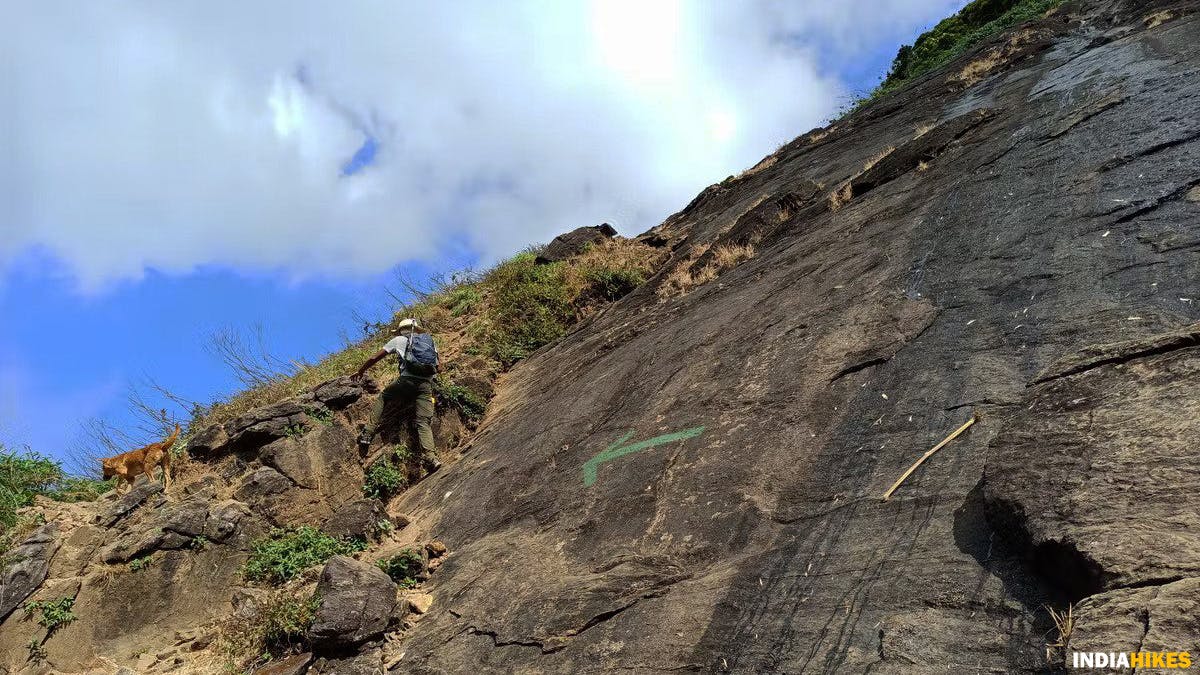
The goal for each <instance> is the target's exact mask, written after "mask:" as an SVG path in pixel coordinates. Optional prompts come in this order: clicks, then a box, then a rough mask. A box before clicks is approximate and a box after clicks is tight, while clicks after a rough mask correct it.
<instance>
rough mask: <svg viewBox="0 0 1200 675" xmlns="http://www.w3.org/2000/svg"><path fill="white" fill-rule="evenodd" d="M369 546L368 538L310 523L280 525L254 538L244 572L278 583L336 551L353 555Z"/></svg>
mask: <svg viewBox="0 0 1200 675" xmlns="http://www.w3.org/2000/svg"><path fill="white" fill-rule="evenodd" d="M366 547H367V544H366V542H365V541H361V540H358V539H340V538H338V537H334V536H332V535H329V534H326V533H324V532H322V531H320V530H318V529H317V528H315V527H309V526H307V525H305V526H301V527H295V528H278V529H275V530H273V531H272V532H271V533H270V534H269V535H267V536H266V537H264V538H263V539H260V540H258V541H256V542H254V544H253V545H252V546H251V550H250V559H249V560H247V561H246V564H245V565H244V566H243V567H242V576H244V577H245V578H246V580H247V581H263V582H266V583H269V584H273V585H279V584H282V583H284V582H286V581H290V580H292V579H294V578H296V577H298V576H300V574H301V573H302V572H303V571H304V570H306V569H308V568H310V567H313V566H314V565H320V564H321V563H323V562H325V561H326V560H329V559H330V558H332V557H333V556H335V555H350V554H351V553H357V552H358V551H361V550H363V549H365V548H366Z"/></svg>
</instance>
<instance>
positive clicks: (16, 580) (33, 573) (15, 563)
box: [0, 523, 386, 621]
mask: <svg viewBox="0 0 1200 675" xmlns="http://www.w3.org/2000/svg"><path fill="white" fill-rule="evenodd" d="M58 547H59V539H58V524H57V523H46V524H45V525H42V526H41V527H39V528H38V529H36V530H34V531H33V534H31V535H29V537H27V538H26V539H25V541H23V542H21V545H20V546H17V547H16V548H14V549H13V550H11V551H9V552H8V554H7V555H6V556H5V559H6V560H7V561H8V562H7V564H4V565H3V568H0V621H3V620H4V619H5V618H7V617H8V615H9V614H10V613H11V612H12V611H13V609H15V608H16V607H17V606H18V605H20V604H21V603H22V602H24V601H25V598H27V597H29V594H30V593H33V592H34V591H35V590H37V588H38V586H41V585H42V582H43V581H45V580H46V575H47V574H48V573H49V571H50V559H51V558H52V557H54V553H55V552H56V551H57V550H58ZM381 574H382V572H381ZM385 576H386V575H385Z"/></svg>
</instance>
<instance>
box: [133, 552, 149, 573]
mask: <svg viewBox="0 0 1200 675" xmlns="http://www.w3.org/2000/svg"><path fill="white" fill-rule="evenodd" d="M151 562H154V558H153V556H148V555H147V556H142V557H141V558H134V559H133V560H130V561H129V571H130V572H141V571H142V570H144V569H146V568H147V567H149V566H150V563H151Z"/></svg>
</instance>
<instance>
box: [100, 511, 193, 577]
mask: <svg viewBox="0 0 1200 675" xmlns="http://www.w3.org/2000/svg"><path fill="white" fill-rule="evenodd" d="M207 520H208V504H207V503H206V502H204V501H202V500H200V499H196V498H192V499H188V500H187V501H184V502H180V503H178V504H170V505H168V506H166V507H164V508H163V509H162V510H161V511H160V512H158V513H156V514H154V517H152V518H147V519H144V520H143V521H142V522H140V523H139V524H138V525H137V526H135V527H132V528H130V529H128V530H127V531H126V532H124V533H123V534H122V535H121V536H120V537H118V538H117V540H116V541H114V542H113V543H112V544H110V545H109V546H107V547H106V548H105V549H104V550H103V551H102V552H101V554H100V557H101V559H102V560H103V561H104V562H106V563H108V564H115V563H122V562H127V561H129V560H132V559H134V558H140V557H142V556H145V555H148V554H150V553H153V552H154V551H167V550H174V549H180V548H184V547H186V546H188V545H190V544H191V542H192V539H194V538H195V537H197V536H199V535H201V534H202V533H203V532H204V527H205V523H206V521H207Z"/></svg>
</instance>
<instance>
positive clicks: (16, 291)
mask: <svg viewBox="0 0 1200 675" xmlns="http://www.w3.org/2000/svg"><path fill="white" fill-rule="evenodd" d="M963 4H964V2H963V1H962V0H907V1H906V0H848V1H846V2H841V3H826V2H821V3H817V2H782V1H781V2H767V1H765V0H743V1H741V2H723V1H718V0H710V1H707V2H702V1H699V0H697V1H695V2H686V1H683V0H678V1H671V0H661V1H657V2H656V1H653V0H596V1H594V2H551V1H549V0H546V1H543V2H520V3H517V2H514V3H495V2H458V3H409V2H401V3H397V2H384V1H382V0H378V1H362V2H355V3H317V2H295V1H291V2H282V1H281V2H254V3H232V2H224V3H223V2H213V1H212V0H206V1H203V2H171V3H163V2H151V1H149V0H147V1H145V2H110V3H77V2H71V3H67V2H53V1H46V0H43V1H38V2H33V1H29V2H7V3H3V5H2V6H0V19H2V20H3V25H6V26H10V27H12V28H11V29H10V30H9V31H7V34H6V36H5V39H4V40H2V41H0V100H2V102H3V105H2V106H0V440H3V441H5V442H7V443H10V444H21V443H27V444H29V445H30V446H32V447H33V448H34V449H37V450H40V451H42V452H46V453H49V454H52V455H57V456H61V455H62V453H63V451H64V448H65V447H66V446H67V445H68V444H69V443H70V441H71V439H72V437H73V435H74V434H76V433H77V430H78V425H79V423H80V421H81V420H84V419H87V418H89V417H93V416H103V417H106V418H108V419H111V420H114V421H116V422H117V423H118V424H120V423H123V422H124V421H125V420H126V417H125V415H124V412H123V397H124V392H125V390H126V388H127V387H128V385H129V384H130V383H131V382H133V381H136V380H137V379H138V378H140V377H141V376H143V375H150V376H152V377H154V378H156V379H158V380H160V381H162V382H163V383H165V384H167V385H169V386H171V387H172V388H174V389H176V390H177V391H179V392H181V393H183V394H185V395H187V396H188V397H189V398H192V399H194V400H200V401H210V400H212V399H213V398H214V397H217V396H220V395H222V394H224V393H228V392H230V391H232V390H233V388H234V381H233V379H232V376H231V374H230V373H228V372H226V371H224V370H223V369H222V368H221V366H220V365H219V364H218V363H217V362H216V361H215V360H214V359H213V358H212V357H211V356H209V355H208V354H207V353H206V352H205V351H204V348H203V344H204V342H205V340H206V337H207V336H208V335H209V334H211V333H212V332H213V331H215V330H217V329H219V328H221V327H223V326H227V325H232V326H239V327H245V326H248V325H250V324H252V323H256V322H257V323H261V324H262V325H263V327H264V329H265V331H266V334H267V337H268V339H269V340H270V342H271V345H272V347H273V349H274V350H275V351H276V352H277V353H279V354H281V355H283V356H285V357H288V358H310V359H314V358H316V357H318V356H319V355H320V354H322V353H325V352H327V351H329V350H331V349H334V348H336V347H337V346H338V345H339V344H340V335H341V334H342V333H343V332H347V333H351V334H353V332H354V330H355V328H354V325H353V319H352V317H353V315H354V313H355V312H356V311H357V312H361V313H366V314H373V315H378V314H379V313H380V312H382V311H383V310H384V308H385V299H384V298H383V296H382V293H381V291H380V289H381V286H382V284H383V283H384V282H386V281H387V280H388V279H389V278H390V275H391V274H392V273H394V271H395V270H397V269H403V270H406V271H408V272H410V273H413V274H416V275H418V276H420V275H425V274H428V273H429V272H430V271H433V270H444V269H451V268H455V267H458V266H461V265H463V264H467V263H480V264H486V263H487V262H490V261H494V260H496V259H498V258H500V257H503V256H506V255H509V254H511V253H513V252H514V251H516V250H519V249H521V248H524V247H525V246H527V245H529V244H530V243H534V242H544V241H547V240H549V239H550V238H551V237H553V235H554V234H556V233H558V232H560V231H563V230H566V229H570V228H573V227H577V226H579V225H593V224H596V223H599V222H610V223H612V224H613V225H615V226H616V227H617V228H618V229H619V230H620V231H621V232H622V233H625V234H634V233H637V232H641V231H643V230H645V229H647V228H649V227H651V226H653V225H655V224H657V223H658V222H660V221H661V220H662V219H663V218H664V217H666V216H667V215H669V214H670V213H672V212H673V211H675V210H677V209H679V208H680V207H682V206H683V205H684V204H686V203H687V202H688V201H689V200H690V199H691V198H692V197H693V196H694V195H695V194H696V193H697V192H699V191H700V190H701V189H703V188H704V187H705V186H706V185H709V184H711V183H714V182H717V181H719V180H721V179H723V178H724V177H725V176H727V175H730V174H733V173H736V172H738V171H740V170H742V169H744V168H746V167H748V166H751V165H753V164H754V163H755V162H756V161H757V160H758V159H760V158H761V157H762V156H764V155H766V154H768V153H769V152H771V151H772V150H774V149H775V148H776V147H778V146H779V145H780V144H782V143H784V142H786V141H788V140H790V139H792V138H794V137H795V136H798V135H800V134H802V133H804V132H805V131H807V130H808V129H810V128H812V127H814V126H818V125H820V124H821V123H822V122H823V120H825V119H826V118H828V117H829V116H830V115H832V114H834V113H835V111H836V110H837V108H838V107H839V106H840V105H841V104H842V103H843V102H844V101H845V100H846V98H847V96H848V95H849V92H851V91H855V90H863V89H867V88H869V87H870V86H871V85H872V84H874V82H875V81H877V80H878V78H879V76H880V75H882V74H883V72H884V71H885V70H886V69H887V67H888V65H889V63H890V61H891V58H892V56H893V55H894V54H895V51H896V48H897V47H898V46H899V45H900V44H901V43H905V42H911V41H912V39H913V38H914V37H915V36H916V35H917V34H919V33H920V32H921V31H922V30H924V29H926V28H928V27H929V26H931V25H932V24H933V23H935V22H936V21H937V20H939V19H940V18H942V17H944V16H946V15H948V14H950V13H951V12H953V11H955V10H957V9H958V8H959V7H961V6H962V5H963ZM177 412H180V413H181V411H177Z"/></svg>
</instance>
